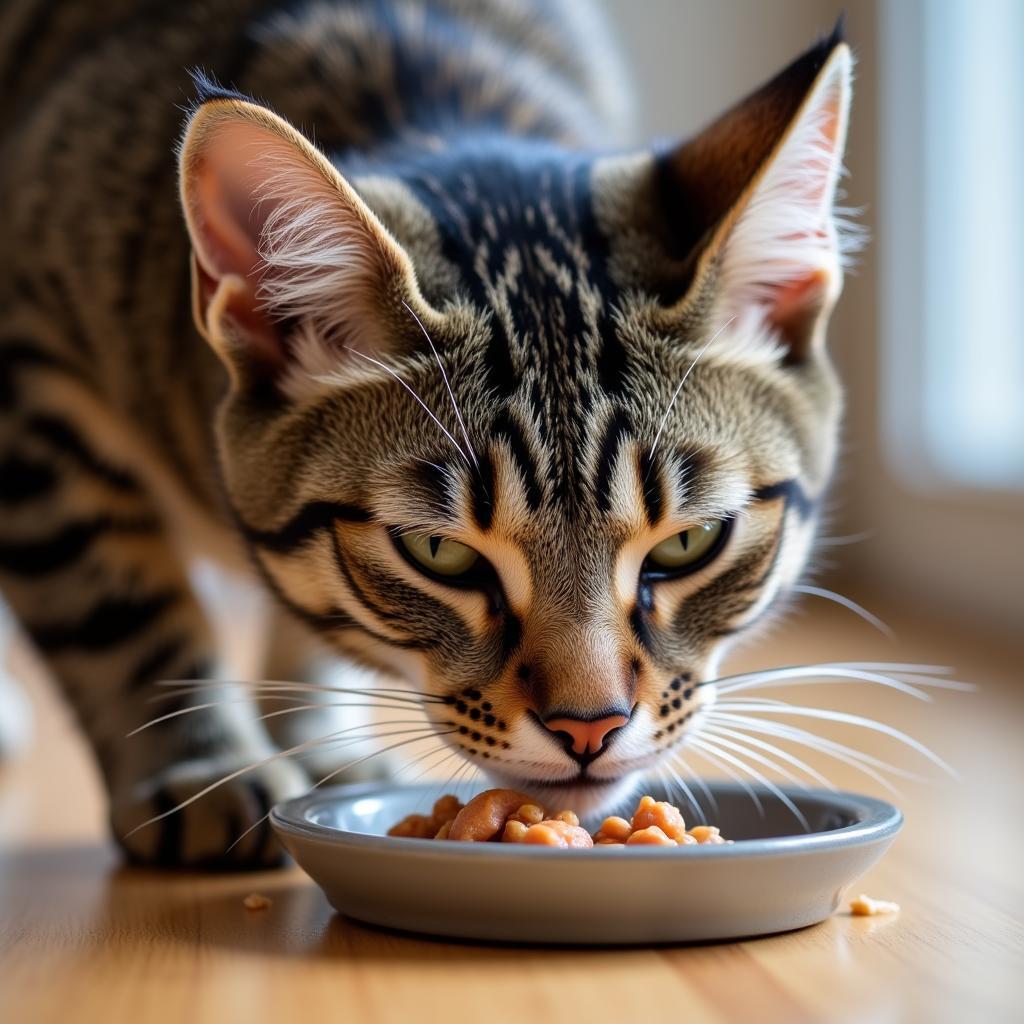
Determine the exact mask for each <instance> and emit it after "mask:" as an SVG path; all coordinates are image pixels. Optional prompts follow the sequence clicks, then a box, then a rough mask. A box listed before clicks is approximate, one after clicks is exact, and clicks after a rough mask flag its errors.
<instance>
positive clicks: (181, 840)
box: [0, 0, 851, 867]
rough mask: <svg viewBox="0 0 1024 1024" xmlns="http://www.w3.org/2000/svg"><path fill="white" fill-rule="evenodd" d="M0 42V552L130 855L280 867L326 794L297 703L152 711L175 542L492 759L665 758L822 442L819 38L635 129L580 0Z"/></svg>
mask: <svg viewBox="0 0 1024 1024" xmlns="http://www.w3.org/2000/svg"><path fill="white" fill-rule="evenodd" d="M0 54H2V55H3V56H2V63H0V81H2V88H0V109H2V124H3V140H2V146H3V149H2V158H0V203H2V207H0V216H2V222H3V247H2V251H0V310H2V316H0V370H2V372H0V394H2V398H3V401H2V411H0V481H2V483H0V507H2V521H0V585H2V591H3V594H4V597H5V599H6V601H7V602H8V603H9V605H10V606H11V607H12V608H13V610H14V612H15V614H16V616H17V618H18V619H19V620H20V623H21V625H22V626H23V627H24V630H25V632H26V633H27V635H28V636H29V637H30V638H31V640H32V641H33V642H34V646H35V647H36V648H37V649H38V651H39V652H40V653H41V655H42V656H43V658H44V659H45V661H46V663H47V664H48V666H49V668H50V669H51V670H52V672H53V675H54V676H55V677H56V678H57V679H58V680H59V683H60V686H61V687H62V689H63V692H64V693H65V694H66V696H67V698H68V700H69V701H70V703H71V705H72V706H73V708H74V709H75V712H76V714H77V717H78V719H79V720H80V722H81V725H82V727H83V728H84V730H85V732H86V734H87V736H88V738H89V741H90V743H91V745H92V748H93V750H94V751H95V754H96V758H97V760H98V763H99V765H100V767H101V770H102V773H103V776H104V779H105V782H106V785H107V788H108V792H109V798H110V808H111V821H112V828H113V831H114V834H115V835H116V836H117V837H118V838H119V840H120V841H121V842H122V844H123V846H124V848H125V849H126V851H127V854H128V855H129V856H130V857H131V858H133V859H135V860H138V861H142V862H149V863H159V864H167V865H199V864H204V865H205V864H213V863H218V864H227V865H229V866H236V867H246V866H257V865H264V864H268V863H271V862H273V861H274V860H275V859H276V858H277V856H278V853H277V847H276V845H275V843H274V840H273V838H272V836H271V834H270V833H269V830H268V829H267V828H266V827H265V824H261V823H260V822H261V819H262V818H263V816H264V814H265V813H266V810H267V808H268V806H269V805H270V804H272V803H273V802H275V801H277V800H279V799H281V798H284V797H287V796H290V795H293V794H295V793H297V792H300V791H302V790H303V789H304V788H306V787H307V786H308V785H309V784H310V779H309V777H308V776H307V774H306V771H305V769H304V768H303V766H302V764H301V759H299V760H296V759H292V758H274V757H273V756H272V755H273V753H274V751H275V749H276V747H275V742H276V743H278V744H281V743H290V744H295V743H299V744H300V747H301V750H300V752H303V751H305V750H306V749H313V748H312V745H311V743H312V741H311V740H310V741H309V742H307V743H305V744H303V743H302V741H301V740H296V739H295V733H294V732H292V733H291V734H286V731H283V726H284V725H285V724H287V722H288V721H289V716H288V715H280V716H274V717H271V718H266V719H261V717H260V708H261V707H262V710H263V711H264V712H265V711H267V710H268V709H275V708H276V709H280V708H281V706H282V705H281V704H280V703H276V704H275V703H273V702H272V701H271V702H269V703H267V702H264V703H263V704H262V705H257V704H256V703H255V702H249V701H244V700H238V699H232V700H212V699H207V697H206V696H205V694H206V691H204V690H203V689H202V688H201V687H196V688H195V692H186V691H185V690H184V689H179V690H176V691H175V690H172V691H171V693H172V695H173V699H170V700H168V701H164V702H158V703H154V702H153V700H152V698H153V696H154V693H157V692H165V693H166V692H167V691H166V690H165V691H158V688H157V686H156V684H157V683H158V682H159V681H161V680H204V679H206V680H210V679H214V678H216V673H217V672H218V671H219V667H218V666H219V660H218V649H217V643H216V640H215V634H214V631H213V630H212V629H211V627H210V624H209V618H208V615H207V613H206V612H205V611H204V605H203V604H202V603H201V602H200V600H199V598H198V597H197V594H196V588H195V585H194V577H193V575H190V570H189V567H190V565H191V564H192V563H193V560H194V559H195V558H197V557H199V556H202V557H203V558H207V559H209V558H212V559H215V560H216V561H217V562H219V563H221V564H222V565H224V566H225V567H227V568H228V569H229V570H232V571H234V572H237V573H242V574H246V575H247V577H248V578H249V579H251V580H252V581H254V582H257V583H259V584H260V585H261V586H262V587H264V588H265V589H266V590H267V591H269V592H270V594H272V595H273V601H274V605H275V607H276V608H277V609H278V610H279V612H280V614H279V615H278V616H277V617H276V619H275V624H274V626H273V628H272V629H271V630H270V640H269V644H268V648H269V650H268V665H267V667H266V669H265V672H266V675H267V677H268V678H279V679H280V678H283V679H285V680H289V679H291V680H302V679H306V678H309V676H308V672H309V670H310V664H311V659H312V657H313V654H314V652H315V651H316V650H318V649H322V648H323V647H324V646H326V647H327V648H329V649H330V650H331V651H332V652H333V653H334V654H335V655H337V656H338V657H341V658H344V659H347V660H348V661H349V662H350V663H353V664H359V665H362V666H372V667H373V668H374V669H379V670H383V671H384V672H386V673H388V674H390V676H392V677H395V676H397V677H400V678H401V679H402V680H404V681H405V683H406V684H408V685H409V686H410V687H412V690H411V691H408V692H410V693H412V692H414V693H416V694H419V695H420V696H419V698H418V699H413V698H412V697H410V696H407V697H405V698H402V697H400V696H399V691H398V690H397V689H384V688H382V689H370V688H365V689H364V690H363V691H362V692H363V693H365V694H366V695H367V697H368V699H369V698H372V697H373V696H374V695H378V696H379V695H382V694H387V695H391V697H390V698H385V697H382V698H381V700H382V701H384V702H387V700H388V699H392V698H393V700H394V701H396V702H397V703H396V704H395V705H394V706H396V707H401V706H406V707H409V708H411V709H412V710H414V711H416V713H417V714H420V712H421V711H422V713H423V714H424V715H425V716H426V719H427V722H428V725H429V728H430V729H431V730H432V731H433V734H436V735H437V736H439V737H441V738H442V739H443V742H444V743H446V744H448V745H449V747H450V748H451V749H452V750H455V751H458V752H459V754H460V755H462V756H463V757H464V758H466V759H467V760H468V761H470V762H473V763H475V764H477V765H479V766H481V767H482V768H484V769H485V770H486V773H487V774H488V775H489V776H490V778H491V779H493V780H495V781H496V782H499V783H502V784H508V785H514V786H515V787H517V788H520V789H525V790H528V791H538V790H542V789H543V790H544V791H545V792H548V793H549V794H550V797H551V802H552V803H553V804H557V805H565V806H574V807H579V808H582V809H584V810H586V809H588V808H590V809H597V808H603V807H606V806H610V805H612V804H613V803H614V802H615V801H616V800H617V799H619V798H621V797H622V796H623V795H624V794H625V793H627V791H628V790H629V788H630V787H631V786H632V785H634V783H635V780H636V779H637V778H638V776H639V774H640V773H642V772H643V771H645V770H649V769H651V768H653V767H654V766H656V765H658V764H659V763H661V762H662V761H664V760H665V759H666V758H667V757H668V756H669V755H670V753H671V752H673V751H675V750H677V749H678V748H679V746H680V744H682V743H684V742H685V741H686V740H687V738H688V737H689V736H690V734H691V731H692V730H693V729H694V728H695V727H696V726H697V724H698V721H699V716H697V715H696V713H697V711H698V709H700V708H701V707H705V706H706V705H707V704H709V703H710V702H712V701H714V699H715V697H714V691H715V686H714V685H701V684H702V683H708V682H711V681H714V680H715V678H716V673H717V671H718V666H719V664H720V660H721V657H722V654H723V652H724V651H725V650H726V648H727V646H728V645H729V643H730V641H731V640H732V639H734V638H736V637H738V636H742V635H744V634H746V633H747V632H748V631H749V630H750V629H751V627H752V626H754V624H755V623H759V622H761V621H762V620H763V619H764V618H765V616H766V615H767V614H768V613H769V611H770V610H771V609H772V608H773V607H774V606H776V605H777V604H778V603H779V598H780V596H781V595H784V594H785V593H786V592H787V589H788V588H789V587H791V586H792V585H793V584H794V582H795V581H796V580H797V578H798V576H799V574H800V573H801V571H802V569H803V566H804V564H805V562H806V559H807V556H808V552H809V548H810V546H811V543H812V539H813V534H814V531H815V525H816V521H817V518H818V511H819V508H820V502H821V498H822V492H823V489H824V488H825V487H826V484H827V481H828V479H829V475H830V471H831V468H832V465H833V460H834V457H835V450H836V436H837V425H838V420H839V414H840V392H839V388H838V386H837V382H836V379H835V376H834V373H833V370H832V368H831V365H830V363H829V360H828V357H827V355H826V352H825V344H824V342H825V330H826V324H827V321H828V318H829V314H830V312H831V310H832V308H833V305H834V303H835V301H836V298H837V296H838V295H839V291H840V287H841V283H842V264H843V249H844V243H843V240H842V237H843V236H842V234H841V231H840V227H839V219H838V218H837V216H836V214H835V210H834V200H835V195H836V182H837V179H838V177H839V174H840V160H841V156H842V151H843V143H844V137H845V134H846V124H847V112H848V105H849V95H850V69H851V58H850V52H849V49H848V47H847V46H846V45H845V44H844V43H843V41H842V39H841V36H840V33H839V32H838V31H837V32H836V33H835V34H833V35H832V36H831V37H830V38H828V39H826V40H824V41H822V42H821V43H820V44H818V45H816V46H814V47H813V48H812V49H811V50H809V51H808V52H807V53H806V54H805V55H804V56H802V57H800V58H799V59H798V60H796V61H795V62H794V63H793V64H791V65H790V66H789V67H788V68H786V69H785V70H784V71H782V72H781V73H780V74H779V75H778V76H777V77H776V78H774V79H773V80H772V81H770V82H769V83H768V84H767V85H765V86H764V87H762V88H761V89H759V90H758V91H757V92H756V93H754V94H753V95H752V96H750V97H749V98H748V99H746V100H744V101H743V102H741V103H740V104H738V105H737V106H735V107H733V108H732V109H731V110H729V112H728V113H726V114H725V115H723V116H722V117H721V118H719V119H718V120H717V121H715V122H714V123H713V124H711V125H710V127H708V128H706V129H705V130H704V131H702V132H701V133H700V134H698V135H697V136H696V137H694V138H692V139H691V140H690V141H687V142H684V143H681V144H678V145H674V146H663V147H660V148H652V149H647V150H641V151H630V152H623V151H619V150H615V149H612V148H609V146H610V145H611V144H612V143H613V142H614V139H615V132H616V130H617V128H618V127H619V126H620V125H621V118H622V116H623V111H622V104H621V97H622V95H623V91H622V87H621V85H620V83H619V78H618V74H617V71H616V64H615V59H614V54H613V52H612V49H611V48H610V47H609V46H608V45H607V42H606V40H605V38H604V34H603V30H602V28H601V25H600V23H599V21H598V20H597V18H596V17H595V16H594V14H593V12H591V11H589V10H588V8H587V7H586V6H585V5H584V4H583V3H580V2H577V0H563V2H559V3H555V2H551V0H309V2H303V3H300V4H296V3H294V2H291V0H183V2H181V3H175V4H166V3H163V2H162V0H105V2H103V3H100V4H81V3H74V2H70V0H69V2H65V3H58V4H56V5H55V4H53V3H50V2H46V0H15V2H13V3H8V4H5V5H4V7H3V10H2V12H0ZM195 68H203V69H206V73H202V72H196V71H194V70H193V71H192V73H191V77H190V75H189V71H188V69H195ZM217 83H224V85H220V84H217ZM229 85H230V87H228V86H229ZM236 90H237V91H236ZM189 97H192V102H191V105H189ZM250 97H253V98H250ZM183 110H185V111H186V112H185V114H184V122H185V123H184V129H183V134H182V120H183ZM175 143H178V146H177V149H176V150H175ZM176 182H177V189H176V184H175V183H176ZM182 211H183V212H184V217H182ZM190 296H191V297H190ZM395 685H396V684H394V683H392V687H394V686H395ZM282 692H285V693H286V692H287V691H278V692H277V693H276V694H274V695H272V696H277V697H278V698H279V697H280V696H281V693H282ZM298 692H304V691H298ZM264 696H266V694H264ZM403 700H404V701H405V702H406V703H405V704H404V705H403V704H402V703H401V702H402V701H403ZM371 702H372V700H371ZM328 703H330V702H328ZM198 705H208V706H203V707H198ZM190 708H191V709H192V710H191V711H189V713H187V714H186V713H184V712H185V711H186V710H187V709H190ZM176 712H181V713H180V714H176ZM157 714H167V715H169V716H170V717H168V718H167V719H166V720H165V721H164V722H163V723H162V724H161V725H160V726H159V727H154V728H152V729H149V730H147V731H145V732H142V733H140V734H139V735H137V736H134V737H132V738H126V735H127V734H128V733H130V732H132V731H133V730H134V729H136V728H137V727H139V726H140V725H143V724H144V723H145V722H147V721H148V720H149V719H150V718H152V717H153V716H154V715H157ZM324 714H325V715H327V709H325V711H324ZM695 716H696V717H695ZM306 717H307V724H308V719H309V716H308V715H307V716H306ZM314 719H316V716H314ZM327 720H328V719H327V718H326V717H325V718H324V719H323V721H324V722H326V721H327ZM314 724H315V723H314ZM279 727H280V728H279ZM331 728H332V729H333V728H334V726H332V727H331ZM410 733H411V734H412V737H413V738H416V737H418V736H422V735H423V733H424V730H420V732H416V731H415V730H410ZM341 735H344V734H341ZM345 750H346V748H345V746H344V743H340V744H339V745H338V746H337V749H335V750H333V752H332V751H330V750H329V751H328V753H329V755H330V757H333V763H335V764H336V765H337V767H338V768H339V769H340V768H342V767H343V766H344V763H345V762H346V756H345ZM247 766H254V767H253V768H252V770H250V771H247V772H240V769H243V768H246V767H247ZM235 772H239V774H237V775H236V774H233V773H235ZM219 780H224V781H223V782H222V784H221V785H219V786H216V787H215V788H212V789H211V790H210V791H209V792H208V793H206V794H205V795H204V796H203V797H202V798H201V799H198V800H194V801H192V802H187V801H189V798H190V797H193V796H195V795H196V794H199V793H200V792H202V791H204V790H205V789H206V787H208V786H210V785H211V784H213V783H215V782H217V781H219ZM186 802H187V803H186ZM181 804H186V806H184V807H183V808H182V809H181V810H180V811H178V812H177V813H168V812H170V811H171V810H172V809H174V808H177V807H179V805H181ZM157 816H162V817H159V820H158V821H156V822H153V823H150V824H149V825H147V827H143V828H140V827H138V826H140V825H142V824H143V823H145V822H147V821H148V820H149V819H151V818H154V817H157ZM252 826H258V827H252ZM236 840H237V841H236Z"/></svg>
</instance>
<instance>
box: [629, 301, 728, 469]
mask: <svg viewBox="0 0 1024 1024" xmlns="http://www.w3.org/2000/svg"><path fill="white" fill-rule="evenodd" d="M735 319H736V317H735V316H731V317H729V319H728V320H726V321H725V323H724V324H722V326H721V327H719V328H718V330H717V331H715V333H714V334H712V335H711V337H710V338H708V340H707V343H706V344H705V345H704V347H703V348H702V349H701V350H700V351H699V352H698V353H697V355H696V356H695V357H694V360H693V362H692V363H690V365H689V367H687V370H686V373H684V374H683V379H682V380H681V381H680V382H679V383H678V385H676V389H675V391H673V392H672V398H671V399H670V400H669V403H668V408H667V409H666V410H665V415H664V416H662V417H661V423H659V424H658V432H657V433H656V434H655V435H654V442H653V443H652V444H651V450H650V452H649V453H648V457H649V458H654V452H655V451H656V449H657V447H658V442H659V441H660V440H661V435H662V433H663V431H664V430H665V424H666V423H668V418H669V416H670V415H671V413H672V409H673V407H674V406H675V404H676V399H677V398H678V397H679V392H680V391H682V390H683V385H684V384H685V383H686V378H687V377H689V376H690V374H691V373H692V372H693V368H694V367H695V366H696V365H697V363H698V362H699V361H700V358H701V356H703V355H704V353H705V352H707V350H708V349H709V348H711V346H712V345H713V344H714V342H715V340H716V339H717V338H718V336H719V335H720V334H721V333H722V331H724V330H725V329H726V328H727V327H728V326H729V324H731V323H732V322H733V320H735Z"/></svg>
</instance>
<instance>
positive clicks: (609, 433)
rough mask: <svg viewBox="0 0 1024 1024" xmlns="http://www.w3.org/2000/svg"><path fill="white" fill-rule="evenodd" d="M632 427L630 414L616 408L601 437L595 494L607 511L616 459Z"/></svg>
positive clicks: (603, 510) (599, 504)
mask: <svg viewBox="0 0 1024 1024" xmlns="http://www.w3.org/2000/svg"><path fill="white" fill-rule="evenodd" d="M630 429H631V425H630V419H629V416H628V415H627V414H626V413H624V412H622V411H621V410H616V411H615V412H614V413H613V414H612V416H611V419H610V420H609V421H608V425H607V426H606V427H605V431H604V436H603V437H602V438H601V443H600V446H599V449H598V455H597V468H596V469H595V471H594V496H595V498H596V499H597V507H598V508H599V509H600V510H601V511H602V512H607V511H608V509H609V508H610V507H611V502H612V496H611V478H612V473H613V472H614V471H615V459H616V457H617V456H618V454H619V448H620V446H621V445H622V442H623V440H624V439H625V438H626V437H627V435H628V434H629V431H630Z"/></svg>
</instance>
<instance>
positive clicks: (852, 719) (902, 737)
mask: <svg viewBox="0 0 1024 1024" xmlns="http://www.w3.org/2000/svg"><path fill="white" fill-rule="evenodd" d="M722 703H723V704H724V703H725V702H724V701H723V702H722ZM729 706H730V707H736V708H741V709H742V710H744V711H748V712H757V713H759V714H772V715H798V716H801V717H804V718H817V719H820V720H822V721H826V722H841V723H843V724H844V725H855V726H858V727H860V728H862V729H869V730H871V731H872V732H880V733H882V734H883V735H885V736H890V737H891V738H892V739H895V740H898V741H899V742H900V743H903V744H905V745H906V746H908V747H911V748H912V749H913V750H916V751H917V752H918V753H919V754H921V755H922V756H923V757H926V758H927V759H928V760H929V761H931V762H932V763H933V764H935V765H937V766H938V767H939V768H941V769H942V770H943V771H944V772H946V773H947V774H949V775H950V776H951V777H952V778H959V775H958V774H957V773H956V772H955V771H954V770H953V768H952V767H950V765H948V764H947V763H946V762H945V761H944V760H943V759H942V758H941V757H939V755H938V754H936V753H934V752H933V751H932V750H929V749H928V747H926V746H925V745H924V744H923V743H921V742H920V741H919V740H915V739H914V737H913V736H908V735H907V733H905V732H901V731H900V730H899V729H895V728H893V726H891V725H886V724H885V723H884V722H878V721H875V719H873V718H865V717H863V716H862V715H851V714H849V713H847V712H845V711H827V710H825V709H824V708H809V707H802V706H800V705H797V704H783V705H780V704H778V703H773V704H767V703H765V702H758V701H756V700H754V699H751V700H750V701H742V700H731V701H730V702H729Z"/></svg>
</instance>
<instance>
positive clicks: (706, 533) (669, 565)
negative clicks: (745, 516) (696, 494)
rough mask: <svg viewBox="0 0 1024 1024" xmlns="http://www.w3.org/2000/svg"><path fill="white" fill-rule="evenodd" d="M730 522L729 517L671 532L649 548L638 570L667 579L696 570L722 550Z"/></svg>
mask: <svg viewBox="0 0 1024 1024" xmlns="http://www.w3.org/2000/svg"><path fill="white" fill-rule="evenodd" d="M730 524H731V520H728V519H716V520H715V521H714V522H711V523H704V524H702V525H700V526H691V527H690V528H689V529H687V530H681V531H680V532H679V533H674V534H672V536H671V537H667V538H666V539H665V540H663V541H662V542H661V543H660V544H655V545H654V547H653V548H651V550H650V551H649V552H648V553H647V558H646V559H645V560H644V565H643V569H642V570H641V572H642V573H643V575H645V576H646V577H648V578H649V579H670V578H674V577H676V576H683V575H686V574H687V573H691V572H696V571H697V569H700V568H701V567H703V566H705V565H707V564H708V562H710V561H711V560H712V559H713V558H714V557H715V556H716V555H717V554H718V553H719V552H720V551H721V550H722V547H723V545H724V544H725V540H726V537H727V536H728V533H729V527H730Z"/></svg>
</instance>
